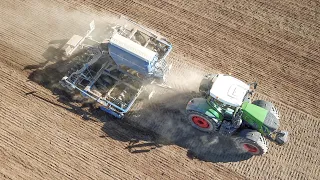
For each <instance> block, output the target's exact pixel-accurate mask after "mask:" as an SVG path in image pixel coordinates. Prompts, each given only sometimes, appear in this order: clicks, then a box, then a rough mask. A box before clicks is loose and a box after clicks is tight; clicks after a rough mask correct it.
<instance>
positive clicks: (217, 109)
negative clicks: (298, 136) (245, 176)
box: [186, 74, 288, 155]
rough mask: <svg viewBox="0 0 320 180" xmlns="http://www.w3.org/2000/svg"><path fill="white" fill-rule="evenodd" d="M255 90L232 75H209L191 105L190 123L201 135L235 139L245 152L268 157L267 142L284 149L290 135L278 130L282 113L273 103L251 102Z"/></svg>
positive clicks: (189, 108)
mask: <svg viewBox="0 0 320 180" xmlns="http://www.w3.org/2000/svg"><path fill="white" fill-rule="evenodd" d="M256 87H257V83H251V84H246V83H244V82H242V81H240V80H238V79H236V78H234V77H232V76H229V75H224V74H208V75H206V76H205V77H204V78H203V79H202V81H201V83H200V87H199V91H200V94H201V97H200V98H193V99H192V100H190V101H189V102H188V105H187V107H186V111H187V120H188V122H189V123H190V124H191V125H192V126H193V127H194V128H196V129H198V130H200V131H203V132H207V133H219V134H220V135H223V136H231V135H233V136H235V137H236V138H234V139H235V142H236V144H237V146H238V147H239V149H240V150H242V151H243V152H248V153H250V154H252V155H262V154H265V153H266V152H267V150H268V143H267V141H266V138H267V139H269V140H271V141H272V142H275V143H276V144H278V145H283V144H285V143H287V141H288V132H287V131H280V130H278V129H279V126H280V123H279V119H280V117H279V112H278V110H277V109H276V108H275V107H274V105H273V104H272V103H270V102H267V101H264V100H255V101H253V102H251V97H252V95H253V93H254V90H255V89H256Z"/></svg>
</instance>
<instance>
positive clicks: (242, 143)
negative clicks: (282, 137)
mask: <svg viewBox="0 0 320 180" xmlns="http://www.w3.org/2000/svg"><path fill="white" fill-rule="evenodd" d="M238 136H239V137H237V138H236V139H235V141H236V144H237V146H238V148H239V149H241V150H243V151H244V152H247V153H250V154H251V155H255V156H261V155H263V154H265V153H266V152H267V151H268V144H267V141H266V139H265V138H264V137H263V136H262V135H261V133H259V132H258V131H256V130H252V129H244V130H242V131H240V133H239V134H238Z"/></svg>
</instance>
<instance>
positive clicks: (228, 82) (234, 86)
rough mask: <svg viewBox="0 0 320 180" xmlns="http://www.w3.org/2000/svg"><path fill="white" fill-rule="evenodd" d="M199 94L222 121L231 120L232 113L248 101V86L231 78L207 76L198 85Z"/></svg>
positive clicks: (222, 75)
mask: <svg viewBox="0 0 320 180" xmlns="http://www.w3.org/2000/svg"><path fill="white" fill-rule="evenodd" d="M199 90H200V92H202V93H203V95H205V96H206V98H207V102H208V104H210V106H212V107H213V108H214V109H216V111H218V112H219V113H220V114H221V115H222V117H223V119H225V120H231V119H232V117H233V115H234V113H235V112H236V111H237V110H238V109H239V108H240V107H241V105H242V103H243V102H244V101H246V100H247V99H248V95H249V92H251V91H250V85H248V84H246V83H244V82H243V81H240V80H238V79H236V78H234V77H232V76H229V75H224V74H218V75H216V74H209V75H207V76H205V77H204V79H203V80H202V82H201V84H200V88H199Z"/></svg>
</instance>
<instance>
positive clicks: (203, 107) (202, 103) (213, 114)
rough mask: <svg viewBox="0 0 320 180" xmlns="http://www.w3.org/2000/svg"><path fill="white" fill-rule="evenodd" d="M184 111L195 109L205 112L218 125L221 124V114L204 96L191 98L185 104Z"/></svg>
mask: <svg viewBox="0 0 320 180" xmlns="http://www.w3.org/2000/svg"><path fill="white" fill-rule="evenodd" d="M186 111H189V112H190V111H195V112H198V113H201V114H205V115H207V116H208V117H210V118H212V120H213V121H215V122H216V123H217V124H219V125H220V124H221V122H222V119H223V117H222V115H221V114H220V113H219V112H218V111H216V110H215V109H214V108H212V107H211V106H210V105H209V104H208V103H207V100H206V99H204V98H193V99H191V100H190V101H189V102H188V104H187V107H186Z"/></svg>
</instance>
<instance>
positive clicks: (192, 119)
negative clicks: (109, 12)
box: [187, 111, 219, 133]
mask: <svg viewBox="0 0 320 180" xmlns="http://www.w3.org/2000/svg"><path fill="white" fill-rule="evenodd" d="M187 121H188V123H190V124H191V126H192V127H194V128H196V129H198V130H200V131H202V132H207V133H214V132H216V131H218V126H219V125H218V124H217V122H215V121H214V120H213V119H212V118H210V117H209V116H207V115H205V114H202V113H199V112H196V111H187Z"/></svg>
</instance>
